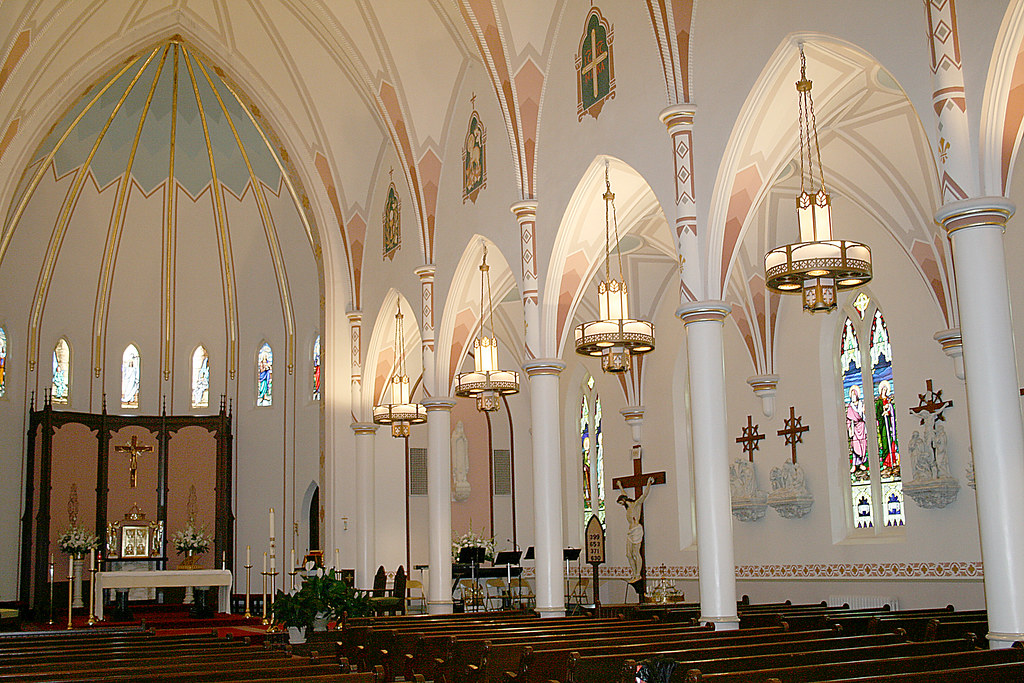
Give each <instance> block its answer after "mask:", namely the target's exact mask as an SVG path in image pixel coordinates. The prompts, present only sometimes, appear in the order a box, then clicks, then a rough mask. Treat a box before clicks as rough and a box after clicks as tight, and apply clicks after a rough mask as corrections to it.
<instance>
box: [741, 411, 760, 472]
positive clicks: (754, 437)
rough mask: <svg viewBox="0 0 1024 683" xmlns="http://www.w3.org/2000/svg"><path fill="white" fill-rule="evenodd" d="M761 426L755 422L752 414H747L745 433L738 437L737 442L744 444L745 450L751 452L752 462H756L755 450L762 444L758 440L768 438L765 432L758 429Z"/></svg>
mask: <svg viewBox="0 0 1024 683" xmlns="http://www.w3.org/2000/svg"><path fill="white" fill-rule="evenodd" d="M759 426H760V425H756V424H753V418H752V416H751V415H747V426H746V427H744V428H743V434H742V435H741V436H740V437H739V438H737V439H736V443H741V444H743V452H744V453H749V454H750V462H754V451H756V450H757V449H758V447H759V446H760V445H761V444H759V443H758V441H760V440H761V439H764V438H766V437H765V435H764V434H761V433H759V432H758V431H757V428H758V427H759Z"/></svg>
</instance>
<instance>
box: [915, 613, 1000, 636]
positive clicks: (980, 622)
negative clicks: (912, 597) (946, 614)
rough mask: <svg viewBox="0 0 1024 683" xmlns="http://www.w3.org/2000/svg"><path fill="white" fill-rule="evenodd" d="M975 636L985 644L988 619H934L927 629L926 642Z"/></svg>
mask: <svg viewBox="0 0 1024 683" xmlns="http://www.w3.org/2000/svg"><path fill="white" fill-rule="evenodd" d="M967 634H973V635H974V636H976V637H977V638H978V641H979V642H985V641H986V639H987V636H988V618H987V617H973V618H972V617H966V618H963V619H953V618H948V619H947V618H941V619H932V620H931V621H930V622H928V628H927V629H925V634H924V637H925V640H942V639H944V638H956V637H958V636H965V635H967Z"/></svg>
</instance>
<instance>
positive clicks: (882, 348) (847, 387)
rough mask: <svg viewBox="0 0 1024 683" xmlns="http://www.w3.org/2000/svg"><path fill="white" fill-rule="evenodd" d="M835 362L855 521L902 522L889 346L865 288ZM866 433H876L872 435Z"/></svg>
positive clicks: (873, 524)
mask: <svg viewBox="0 0 1024 683" xmlns="http://www.w3.org/2000/svg"><path fill="white" fill-rule="evenodd" d="M839 364H840V368H841V371H842V375H843V394H842V398H843V410H844V414H845V416H846V434H847V446H848V451H847V453H848V458H849V469H850V501H851V505H852V508H851V509H852V518H853V526H854V528H856V529H876V528H880V527H881V528H894V527H901V526H903V525H904V524H905V522H906V518H905V517H904V514H903V481H902V477H901V476H900V455H899V440H898V436H897V431H896V383H895V381H894V379H893V371H892V345H891V344H890V342H889V330H888V328H887V327H886V325H885V318H884V317H883V315H882V311H881V310H880V309H879V308H878V306H877V305H876V304H875V303H874V302H873V301H871V298H870V297H869V296H868V295H867V294H865V293H864V292H861V293H860V295H858V296H857V298H856V299H855V300H854V302H853V304H852V306H851V308H850V310H848V311H847V316H846V318H845V320H844V322H843V333H842V336H841V341H840V347H839ZM866 397H870V399H867V400H866ZM870 434H874V436H875V438H873V439H872V438H870V437H869V435H870ZM876 448H877V450H876Z"/></svg>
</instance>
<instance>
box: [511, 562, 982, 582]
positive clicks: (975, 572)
mask: <svg viewBox="0 0 1024 683" xmlns="http://www.w3.org/2000/svg"><path fill="white" fill-rule="evenodd" d="M581 572H582V575H583V576H590V572H591V569H590V567H585V566H580V567H575V566H571V567H570V571H569V574H570V575H571V576H579V575H580V573H581ZM600 573H601V578H602V579H625V578H628V576H629V567H601V569H600ZM526 575H527V576H529V575H531V571H530V569H529V568H528V569H526ZM984 576H985V572H984V568H983V566H982V563H981V562H881V563H866V562H865V563H835V564H764V565H738V566H737V567H736V578H737V579H738V580H741V581H744V580H747V581H750V580H763V579H767V580H780V579H808V580H821V579H829V580H837V579H838V580H851V579H866V580H878V579H884V580H893V579H896V580H917V579H972V580H981V579H983V578H984ZM647 578H648V579H662V578H665V579H676V580H681V579H682V580H685V579H690V580H696V579H697V578H698V576H697V566H696V565H683V566H675V567H670V566H666V565H662V566H658V567H650V568H648V570H647Z"/></svg>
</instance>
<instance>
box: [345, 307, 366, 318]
mask: <svg viewBox="0 0 1024 683" xmlns="http://www.w3.org/2000/svg"><path fill="white" fill-rule="evenodd" d="M345 315H346V316H347V317H348V319H349V320H352V319H353V318H362V317H363V311H362V310H361V309H359V308H346V309H345Z"/></svg>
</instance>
